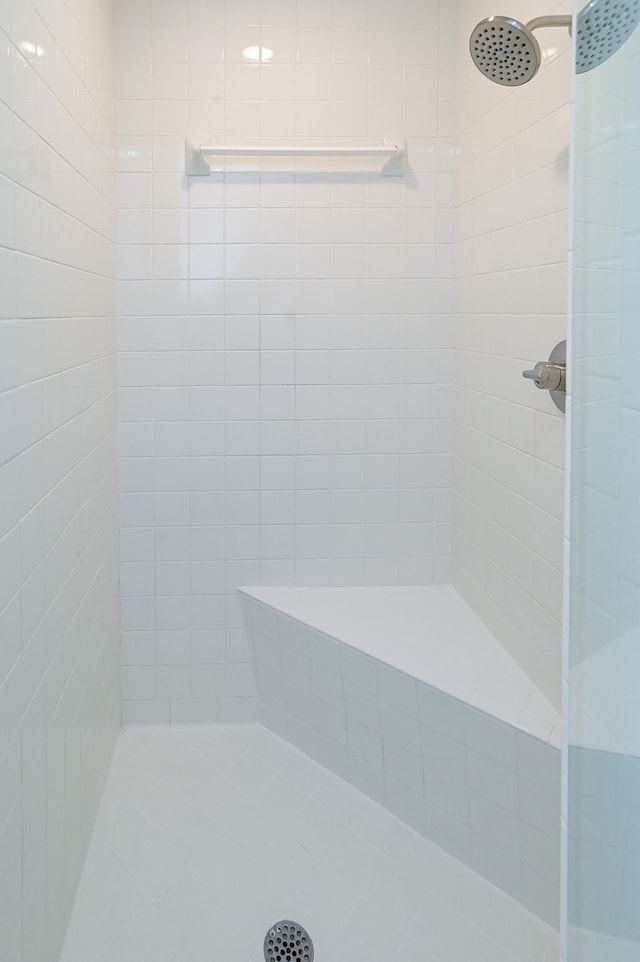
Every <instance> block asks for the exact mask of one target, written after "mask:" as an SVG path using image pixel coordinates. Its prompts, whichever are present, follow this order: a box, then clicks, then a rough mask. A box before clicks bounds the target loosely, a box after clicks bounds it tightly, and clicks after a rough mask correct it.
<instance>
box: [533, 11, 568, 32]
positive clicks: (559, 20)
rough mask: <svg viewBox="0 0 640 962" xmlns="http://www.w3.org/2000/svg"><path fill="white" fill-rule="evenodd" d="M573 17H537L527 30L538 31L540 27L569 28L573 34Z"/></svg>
mask: <svg viewBox="0 0 640 962" xmlns="http://www.w3.org/2000/svg"><path fill="white" fill-rule="evenodd" d="M572 25H573V17H572V16H571V14H564V15H563V14H559V15H558V16H550V17H535V18H534V19H533V20H530V21H529V23H528V24H527V30H538V28H539V27H568V28H569V33H571V27H572Z"/></svg>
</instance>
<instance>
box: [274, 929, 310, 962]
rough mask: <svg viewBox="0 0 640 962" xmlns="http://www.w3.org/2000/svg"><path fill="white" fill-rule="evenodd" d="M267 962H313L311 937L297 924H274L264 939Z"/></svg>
mask: <svg viewBox="0 0 640 962" xmlns="http://www.w3.org/2000/svg"><path fill="white" fill-rule="evenodd" d="M264 957H265V960H266V962H313V942H312V941H311V936H310V935H309V933H308V932H307V931H306V929H303V928H302V926H301V925H298V923H297V922H290V921H289V920H288V919H283V920H282V921H281V922H274V924H273V925H272V926H271V928H270V929H269V931H268V932H267V934H266V935H265V937H264Z"/></svg>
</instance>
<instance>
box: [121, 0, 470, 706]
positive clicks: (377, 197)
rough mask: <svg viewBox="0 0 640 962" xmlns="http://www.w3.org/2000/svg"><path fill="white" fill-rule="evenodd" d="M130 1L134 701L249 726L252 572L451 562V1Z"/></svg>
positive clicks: (128, 297) (397, 576)
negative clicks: (235, 152)
mask: <svg viewBox="0 0 640 962" xmlns="http://www.w3.org/2000/svg"><path fill="white" fill-rule="evenodd" d="M116 14H117V80H118V84H117V98H118V104H117V112H118V171H119V174H118V186H119V194H118V197H119V209H120V220H119V228H118V240H119V245H120V247H119V252H120V256H119V268H118V308H119V339H120V342H119V347H120V351H121V354H120V358H121V360H120V374H119V377H120V389H121V407H120V420H121V427H120V430H121V434H120V443H121V455H122V462H121V474H120V490H121V507H122V588H123V602H122V629H123V636H122V637H123V669H122V671H123V699H124V719H125V722H127V723H129V724H132V723H149V722H158V723H171V722H178V721H192V722H196V721H200V722H201V721H216V720H219V719H224V720H241V719H249V718H254V717H257V703H256V698H255V695H256V689H255V681H254V678H253V676H252V672H251V669H250V665H249V652H248V648H247V644H246V639H245V636H244V631H243V628H242V622H241V619H240V611H239V607H238V602H237V598H236V594H235V589H236V587H237V585H239V584H242V583H244V584H271V585H273V584H292V585H294V584H313V585H342V584H350V585H359V584H388V585H396V584H412V583H413V584H415V583H418V584H426V583H434V582H447V581H449V580H450V544H449V537H450V510H451V508H450V503H451V498H450V477H451V470H450V468H451V465H450V461H451V455H450V451H451V440H450V434H451V431H450V416H451V391H450V380H451V348H452V343H453V338H452V332H451V315H450V308H451V257H450V256H449V254H448V251H449V247H450V244H451V241H452V236H451V204H452V198H453V189H452V176H453V172H452V156H453V154H452V150H451V136H452V133H453V120H452V117H453V71H452V69H451V67H452V44H453V29H452V28H453V10H452V6H451V4H450V3H448V2H445V0H424V2H421V3H414V2H405V3H404V4H396V3H392V2H388V3H386V2H385V3H380V2H373V0H368V2H365V0H335V2H331V0H324V2H321V3H297V4H296V3H292V2H281V0H265V2H262V3H261V4H258V3H257V2H255V3H253V2H247V3H235V2H234V3H226V4H225V3H223V2H222V0H208V2H206V0H205V2H190V3H186V2H178V0H176V2H175V3H170V4H168V3H163V2H160V0H152V2H151V3H148V2H142V0H135V2H132V0H119V2H117V4H116ZM185 137H189V138H190V139H191V140H192V141H193V142H194V143H196V144H199V143H206V142H209V143H212V144H218V145H224V144H225V143H227V144H245V145H246V144H259V145H263V146H265V145H268V146H278V145H283V144H289V143H297V144H299V145H300V144H304V145H327V144H328V145H330V146H353V145H363V144H365V145H374V146H379V145H381V144H382V141H383V139H384V138H387V139H389V140H391V141H397V140H400V139H402V138H404V137H406V138H407V141H408V148H409V157H410V168H411V169H410V172H409V173H408V175H407V176H406V177H405V178H399V179H397V178H388V177H383V176H381V174H380V165H379V163H377V162H376V163H375V164H374V163H371V162H369V161H364V162H363V161H362V160H356V161H353V160H348V161H346V162H343V161H338V160H333V161H332V160H326V159H317V158H316V159H313V160H304V161H297V162H296V161H290V160H286V161H284V162H283V161H282V160H280V161H276V160H273V159H270V160H262V161H260V160H258V161H256V160H255V159H252V160H250V161H249V162H246V161H243V160H238V159H236V160H234V161H233V162H230V163H228V164H227V166H226V167H225V168H224V170H222V169H221V165H220V164H219V163H218V164H216V163H214V164H213V166H214V168H215V169H214V172H213V173H212V174H211V176H210V177H202V178H198V177H194V178H189V179H188V178H187V177H186V176H185V170H184V139H185ZM326 724H327V725H329V724H330V721H329V719H327V720H326Z"/></svg>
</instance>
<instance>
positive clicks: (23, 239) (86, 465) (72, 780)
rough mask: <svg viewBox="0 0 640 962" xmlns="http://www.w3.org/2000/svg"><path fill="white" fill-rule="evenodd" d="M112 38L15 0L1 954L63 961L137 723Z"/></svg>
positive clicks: (7, 212) (1, 355) (22, 960)
mask: <svg viewBox="0 0 640 962" xmlns="http://www.w3.org/2000/svg"><path fill="white" fill-rule="evenodd" d="M111 43H112V27H111V10H110V4H109V3H108V2H107V0H94V2H90V3H89V2H84V0H66V2H59V3H55V4H52V3H43V2H31V0H13V2H11V0H9V2H6V3H2V4H1V5H0V491H1V492H2V494H1V496H0V958H2V959H3V960H6V962H35V960H38V962H40V960H46V962H56V960H57V959H58V955H59V951H60V945H61V941H62V936H63V934H64V930H65V927H66V924H67V920H68V918H69V913H70V910H71V906H72V903H73V899H74V895H75V891H76V886H77V882H78V878H79V875H80V871H81V869H82V865H83V862H84V857H85V854H86V849H87V845H88V841H89V836H90V833H91V830H92V827H93V823H94V819H95V815H96V811H97V805H98V801H99V798H100V794H101V791H102V786H103V782H104V779H105V776H106V770H107V768H108V765H109V761H110V758H111V751H112V748H113V744H114V742H115V738H116V733H117V729H118V720H119V704H118V669H117V661H118V606H117V597H116V596H117V555H118V545H117V517H116V497H117V477H116V461H115V456H116V401H115V386H116V370H115V349H116V338H115V333H116V332H115V257H114V239H115V177H114V170H113V117H112V103H113V90H112V68H111V63H112V58H111Z"/></svg>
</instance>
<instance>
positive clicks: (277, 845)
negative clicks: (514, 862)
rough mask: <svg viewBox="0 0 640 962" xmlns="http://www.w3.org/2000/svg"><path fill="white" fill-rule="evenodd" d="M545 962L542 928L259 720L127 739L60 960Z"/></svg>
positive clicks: (547, 939)
mask: <svg viewBox="0 0 640 962" xmlns="http://www.w3.org/2000/svg"><path fill="white" fill-rule="evenodd" d="M281 918H292V919H295V920H297V921H299V922H300V923H301V924H302V925H304V926H305V927H306V928H307V930H308V931H309V932H310V934H311V936H312V938H313V940H314V943H315V948H316V958H317V959H318V962H347V960H348V962H383V960H384V962H389V960H396V962H548V960H549V959H550V958H553V957H554V954H553V953H554V951H555V952H556V954H557V950H556V949H555V945H556V943H557V939H556V936H555V935H554V933H553V932H552V931H551V930H550V929H548V928H547V927H546V926H545V925H543V924H542V923H541V922H540V921H538V920H537V919H536V918H535V917H534V916H532V915H530V914H529V913H527V912H526V911H525V910H524V909H522V907H521V906H519V905H517V904H516V903H514V902H512V901H511V900H510V899H508V898H506V897H505V896H504V895H503V894H502V893H500V892H498V890H497V889H495V888H494V887H493V886H492V885H490V884H489V883H488V882H486V881H484V880H483V879H481V878H480V877H479V876H477V875H475V874H474V873H473V872H471V871H470V870H469V869H468V868H466V867H465V866H464V865H462V864H461V863H460V862H457V861H456V860H455V859H453V858H451V857H450V856H449V855H447V854H446V853H445V852H444V851H442V850H441V849H439V848H437V846H435V845H433V844H432V843H430V842H428V841H427V840H426V839H424V838H422V837H421V836H419V835H416V834H415V833H414V832H412V831H411V830H410V829H408V828H407V827H406V826H404V825H402V824H401V823H400V822H399V821H398V820H397V819H395V818H394V817H393V816H392V815H390V814H389V812H387V811H385V810H384V809H382V808H380V807H379V806H377V805H376V804H375V803H373V802H372V801H370V799H368V798H365V797H364V796H361V795H360V794H359V793H358V792H357V791H356V790H354V789H353V788H352V787H350V786H349V785H346V784H345V783H344V782H342V781H341V780H340V779H339V778H337V777H336V776H334V775H332V774H330V773H328V772H326V771H325V770H324V769H322V768H321V767H320V766H319V765H316V764H315V763H314V762H311V761H310V760H309V759H308V758H305V757H304V756H303V755H301V754H300V753H299V752H298V751H297V750H296V749H295V748H291V747H290V746H288V745H286V744H285V743H284V742H282V741H280V739H278V738H277V737H276V736H275V735H272V734H271V733H269V732H267V731H266V730H265V729H263V728H261V727H260V726H258V725H237V726H236V725H226V726H217V727H212V728H209V729H204V728H203V729H188V728H183V729H178V730H176V729H168V730H163V729H156V730H153V731H152V730H139V731H135V732H130V733H126V734H124V735H123V736H122V738H121V740H120V743H119V745H118V748H117V751H116V755H115V759H114V764H113V768H112V771H111V773H110V775H109V780H108V784H107V789H106V793H105V799H104V804H103V806H102V809H101V812H100V816H99V819H98V824H97V827H96V832H95V835H94V839H93V842H92V846H91V850H90V852H89V857H88V861H87V865H86V868H85V872H84V875H83V881H82V883H81V888H80V891H79V893H78V898H77V900H76V906H75V909H74V913H73V917H72V920H71V924H70V927H69V931H68V933H67V939H66V943H65V948H64V951H63V954H62V958H61V962H86V960H87V959H90V960H91V962H150V960H153V962H262V959H263V955H262V942H263V939H264V934H265V932H266V931H267V929H268V927H269V926H270V925H271V924H273V923H274V922H275V921H277V920H278V919H281Z"/></svg>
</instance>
